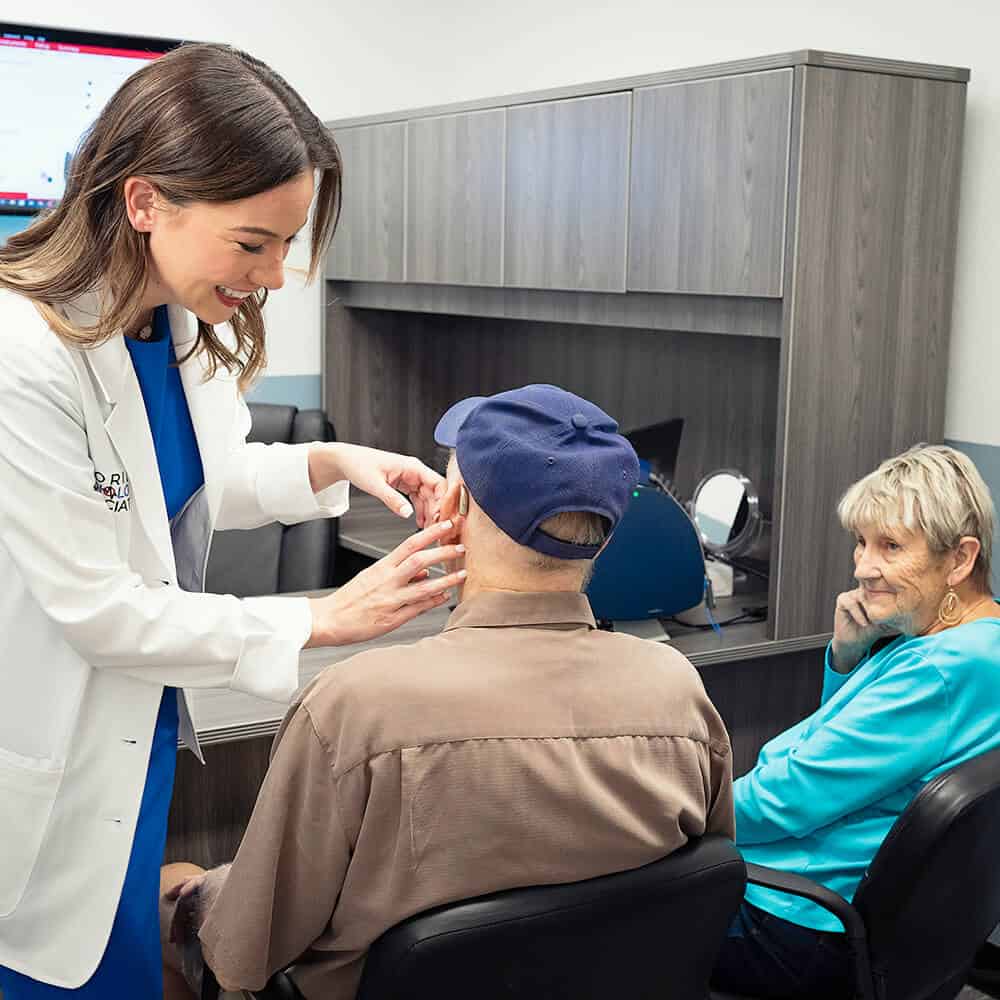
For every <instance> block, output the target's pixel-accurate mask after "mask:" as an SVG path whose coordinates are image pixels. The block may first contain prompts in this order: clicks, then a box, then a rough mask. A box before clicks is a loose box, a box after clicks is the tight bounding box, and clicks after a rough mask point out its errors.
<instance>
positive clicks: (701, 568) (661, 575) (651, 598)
mask: <svg viewBox="0 0 1000 1000" xmlns="http://www.w3.org/2000/svg"><path fill="white" fill-rule="evenodd" d="M704 593H705V556H704V553H703V551H702V548H701V541H700V540H699V538H698V533H697V532H696V531H695V527H694V524H692V522H691V518H690V517H688V514H687V511H685V510H684V508H683V507H682V506H681V505H680V504H679V503H678V502H677V500H675V499H674V498H673V497H672V496H671V495H670V494H669V493H667V492H665V491H664V490H662V489H660V488H659V487H657V486H646V485H643V484H640V485H637V486H636V487H635V489H634V490H633V491H632V502H631V503H630V504H629V508H628V510H627V511H626V512H625V516H624V517H623V518H622V519H621V521H620V522H619V523H618V527H617V528H616V529H615V533H614V534H613V535H612V536H611V541H610V542H609V543H608V546H607V548H605V549H604V551H603V552H602V553H601V554H600V555H599V556H598V557H597V560H596V561H595V563H594V575H593V576H592V577H591V580H590V583H589V584H588V586H587V597H588V598H589V599H590V606H591V608H592V609H593V611H594V617H595V618H597V619H598V620H599V621H615V620H626V621H636V620H640V619H644V618H669V617H670V616H671V615H675V614H677V613H678V612H679V611H686V610H687V609H688V608H693V607H695V605H697V604H700V603H701V601H702V598H703V596H704Z"/></svg>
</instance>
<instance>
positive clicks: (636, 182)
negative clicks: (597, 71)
mask: <svg viewBox="0 0 1000 1000" xmlns="http://www.w3.org/2000/svg"><path fill="white" fill-rule="evenodd" d="M791 92H792V71H791V70H787V69H785V70H775V71H773V72H770V73H754V74H749V75H746V76H738V77H730V78H728V79H724V80H707V81H700V82H698V83H685V84H670V85H667V86H663V87H647V88H643V89H641V90H637V91H636V92H635V114H634V122H633V132H632V169H631V198H630V204H629V243H628V287H629V289H630V290H634V291H642V292H689V293H691V292H694V293H704V294H714V295H754V296H770V297H775V298H777V297H780V296H781V278H782V261H783V248H784V233H785V195H786V175H787V169H788V135H789V111H790V105H791Z"/></svg>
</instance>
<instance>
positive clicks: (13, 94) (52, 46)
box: [0, 24, 179, 212]
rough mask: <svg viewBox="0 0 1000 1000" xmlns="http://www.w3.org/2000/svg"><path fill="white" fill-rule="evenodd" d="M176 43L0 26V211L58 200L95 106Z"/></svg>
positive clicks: (31, 209) (47, 204) (30, 208)
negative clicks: (68, 167)
mask: <svg viewBox="0 0 1000 1000" xmlns="http://www.w3.org/2000/svg"><path fill="white" fill-rule="evenodd" d="M177 44H179V43H178V42H175V41H172V40H167V39H148V38H134V37H130V36H120V35H101V34H96V33H93V32H72V31H68V30H64V29H52V28H30V27H28V26H25V25H10V24H0V93H2V94H3V108H2V110H0V212H34V211H38V210H40V209H43V208H48V207H50V206H52V205H54V204H55V203H56V202H58V201H59V200H60V198H62V196H63V192H64V190H65V187H66V171H67V166H68V164H69V161H70V158H71V157H72V155H73V153H74V152H75V150H76V147H77V144H78V143H79V141H80V139H81V138H82V137H83V134H84V132H86V130H87V129H88V128H89V127H90V125H91V124H93V122H94V119H95V118H96V117H97V115H98V113H99V112H100V110H101V108H102V107H103V106H104V105H105V104H106V103H107V101H108V99H109V98H110V97H111V95H112V94H113V93H114V92H115V91H116V90H117V89H118V87H119V86H120V85H121V83H122V82H123V81H124V80H125V79H126V77H128V76H130V75H131V74H132V73H134V72H135V71H136V70H137V69H139V68H140V67H141V66H144V65H145V64H146V63H147V62H149V61H150V60H151V59H157V58H159V56H161V55H162V54H163V53H164V52H165V51H167V50H168V49H170V48H173V47H174V46H175V45H177Z"/></svg>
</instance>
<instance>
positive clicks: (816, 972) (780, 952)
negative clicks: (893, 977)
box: [712, 902, 853, 1000]
mask: <svg viewBox="0 0 1000 1000" xmlns="http://www.w3.org/2000/svg"><path fill="white" fill-rule="evenodd" d="M852 981H853V964H852V960H851V949H850V946H849V944H848V942H847V935H846V934H835V933H829V932H827V931H815V930H812V929H811V928H809V927H802V926H800V925H799V924H793V923H791V922H790V921H788V920H782V919H781V918H780V917H776V916H774V914H772V913H767V912H766V911H764V910H761V909H758V908H757V907H756V906H751V905H750V904H749V903H746V902H744V903H743V904H742V905H741V906H740V908H739V911H738V912H737V914H736V917H735V919H734V920H733V922H732V924H731V925H730V927H729V933H728V935H727V937H726V940H725V942H724V943H723V945H722V951H721V952H719V958H718V961H717V962H716V963H715V969H714V970H713V972H712V989H715V990H724V991H726V992H729V993H748V994H750V995H752V996H755V997H761V998H764V997H767V998H768V1000H806V998H808V1000H820V998H824V997H831V998H833V997H836V998H842V997H845V996H851V995H852V985H851V984H852Z"/></svg>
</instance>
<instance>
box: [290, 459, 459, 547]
mask: <svg viewBox="0 0 1000 1000" xmlns="http://www.w3.org/2000/svg"><path fill="white" fill-rule="evenodd" d="M309 479H310V482H311V483H312V488H313V491H314V492H316V493H318V492H319V491H320V490H322V489H325V488H326V487H327V486H330V485H332V484H333V483H335V482H339V481H340V480H342V479H347V480H349V481H350V483H351V484H352V485H353V486H356V487H357V488H358V489H359V490H364V492H365V493H370V494H371V495H372V496H373V497H377V498H378V499H379V500H381V501H382V503H384V504H385V505H386V507H388V508H389V510H391V511H392V512H393V513H394V514H398V515H399V516H400V517H409V516H410V514H411V513H414V512H415V513H416V515H417V527H418V528H423V527H425V526H426V525H427V524H430V523H431V522H432V521H433V520H434V518H435V517H436V516H437V510H438V505H439V504H440V501H441V497H442V496H443V495H444V490H445V481H444V478H443V477H442V476H440V475H438V473H436V472H435V471H434V470H433V469H431V468H428V466H426V465H424V463H423V462H421V461H420V459H419V458H414V457H413V456H411V455H397V454H395V453H394V452H391V451H379V450H377V449H376V448H365V447H363V446H362V445H358V444H345V443H342V442H340V441H335V442H331V443H330V444H317V445H314V446H313V448H312V450H311V451H310V452H309ZM400 493H402V494H404V495H405V496H406V497H407V500H408V501H409V502H407V501H406V500H403V499H402V498H401V497H400Z"/></svg>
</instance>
